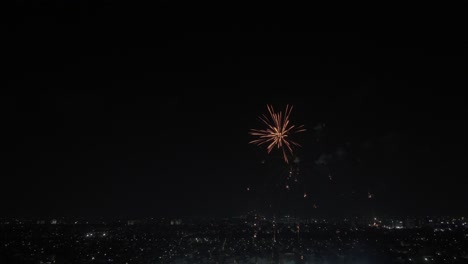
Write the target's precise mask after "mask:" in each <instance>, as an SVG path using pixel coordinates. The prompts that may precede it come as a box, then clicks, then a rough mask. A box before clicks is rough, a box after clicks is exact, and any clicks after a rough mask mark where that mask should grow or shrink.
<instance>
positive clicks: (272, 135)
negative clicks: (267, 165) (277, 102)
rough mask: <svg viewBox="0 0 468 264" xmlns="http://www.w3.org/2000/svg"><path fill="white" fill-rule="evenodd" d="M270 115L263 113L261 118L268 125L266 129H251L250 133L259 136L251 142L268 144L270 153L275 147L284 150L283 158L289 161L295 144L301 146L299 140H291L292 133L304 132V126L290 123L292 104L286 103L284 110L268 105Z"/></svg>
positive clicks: (259, 144)
mask: <svg viewBox="0 0 468 264" xmlns="http://www.w3.org/2000/svg"><path fill="white" fill-rule="evenodd" d="M267 109H268V113H269V116H268V117H267V116H265V115H262V116H260V117H259V118H260V120H261V121H262V122H263V123H264V124H265V125H266V126H267V128H266V129H251V130H250V132H249V134H250V135H252V136H257V137H258V139H255V140H252V141H250V142H249V143H251V144H256V145H258V146H261V145H264V144H268V146H267V152H268V153H270V152H271V151H272V150H273V149H274V148H275V147H276V148H278V149H281V151H282V152H283V159H284V161H285V162H286V163H289V159H288V154H289V155H293V154H294V152H293V146H297V147H300V146H301V145H299V144H298V143H297V142H295V141H293V140H291V135H292V134H295V133H299V132H304V131H305V128H304V126H302V125H301V126H295V125H291V124H290V123H289V116H290V115H291V111H292V109H293V107H292V106H289V105H286V109H285V111H284V114H283V112H281V111H280V112H275V110H274V109H273V106H271V105H267Z"/></svg>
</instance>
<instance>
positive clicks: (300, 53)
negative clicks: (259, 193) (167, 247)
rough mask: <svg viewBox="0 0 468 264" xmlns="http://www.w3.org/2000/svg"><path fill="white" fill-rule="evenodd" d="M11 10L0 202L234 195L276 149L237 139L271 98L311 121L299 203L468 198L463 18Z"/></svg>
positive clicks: (200, 209) (8, 212)
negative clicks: (391, 20) (290, 18)
mask: <svg viewBox="0 0 468 264" xmlns="http://www.w3.org/2000/svg"><path fill="white" fill-rule="evenodd" d="M11 13H12V15H11V17H12V19H11V20H10V22H9V23H8V25H7V28H6V36H7V38H6V39H8V42H7V48H6V49H5V48H4V50H3V51H4V52H6V53H7V57H6V59H5V60H4V63H6V65H7V66H8V70H7V72H6V73H7V78H6V82H4V83H6V87H7V89H6V92H4V93H3V94H2V98H1V99H2V101H1V106H2V109H1V111H2V130H3V144H2V148H1V152H2V156H3V164H2V184H1V185H0V188H1V190H0V208H2V209H1V211H0V216H169V215H171V216H172V215H180V216H203V215H209V216H234V215H239V214H242V213H245V212H246V211H248V210H250V209H252V208H253V206H252V201H253V200H255V199H257V198H258V197H257V198H254V196H255V193H254V192H251V193H249V192H246V187H247V186H251V187H252V188H253V189H255V186H256V185H258V184H261V182H262V180H264V179H265V175H267V173H266V172H265V171H268V170H265V169H264V167H265V166H267V165H268V166H270V170H269V171H270V173H271V171H274V170H275V168H276V167H275V166H278V167H281V166H280V165H279V163H280V161H281V160H280V159H276V158H277V156H278V155H277V154H278V152H273V153H271V154H270V155H268V154H267V153H266V151H265V149H264V148H261V147H257V146H255V145H252V144H249V143H248V142H249V141H250V140H252V139H253V137H252V136H250V135H249V134H248V131H249V129H251V128H262V124H261V123H260V121H259V120H258V116H259V115H261V114H264V113H266V111H267V109H266V105H267V104H272V105H274V106H275V109H277V110H283V109H284V107H285V106H286V105H287V104H290V105H294V109H293V112H292V115H291V121H292V122H293V123H296V124H303V125H304V126H305V127H306V129H307V131H306V132H304V133H301V134H300V135H298V141H299V142H300V143H301V144H302V147H301V148H299V149H297V151H296V154H297V155H298V157H299V158H300V163H299V166H300V168H301V178H302V182H301V183H302V186H301V188H304V189H307V190H308V195H309V197H308V198H310V199H311V202H310V203H309V204H304V206H303V207H302V211H303V212H305V213H306V214H308V215H325V216H326V215H353V214H370V213H371V212H372V213H374V212H375V213H380V214H417V215H434V214H457V215H459V214H466V212H467V209H468V205H467V201H468V192H467V191H466V190H467V187H468V177H467V176H468V168H467V166H466V164H468V151H467V143H468V140H467V135H468V133H467V132H468V127H467V118H466V117H467V114H468V110H467V108H466V103H467V99H468V98H467V96H466V95H465V93H466V92H464V90H465V89H466V87H467V86H466V69H467V68H466V66H467V65H466V54H467V50H466V35H462V34H458V33H456V32H451V31H449V30H446V29H438V28H431V29H430V30H429V29H428V30H424V29H421V28H417V27H415V28H411V27H409V28H405V29H406V30H402V28H390V27H380V28H379V29H378V30H376V29H375V28H373V27H370V26H368V27H358V26H356V27H352V26H350V27H347V28H343V27H341V28H334V29H331V28H326V27H324V26H322V24H315V23H312V22H311V24H306V23H301V24H299V25H298V24H293V23H283V22H276V21H269V20H268V21H263V22H258V21H257V22H252V23H250V22H247V21H243V20H241V19H239V20H229V19H225V20H216V21H205V20H203V19H200V20H196V19H192V17H185V16H184V15H183V14H180V13H179V10H178V9H177V8H176V7H174V6H171V5H169V4H168V3H165V2H161V3H160V4H159V5H154V6H151V7H149V6H147V7H145V8H142V7H141V8H138V7H131V8H128V7H126V6H124V5H122V4H118V3H111V2H99V3H96V4H93V5H91V4H86V3H85V2H81V3H80V4H78V3H77V2H71V3H65V2H60V1H58V2H54V3H52V2H40V3H35V4H27V3H25V2H20V1H17V3H16V8H15V9H13V10H12V12H11ZM183 18H185V19H183ZM262 161H266V162H264V163H262ZM272 168H273V169H272ZM330 174H331V175H332V176H333V180H330V179H329V175H330ZM368 192H371V193H372V194H373V195H374V198H373V199H368ZM311 204H316V205H318V208H313V207H312V206H311Z"/></svg>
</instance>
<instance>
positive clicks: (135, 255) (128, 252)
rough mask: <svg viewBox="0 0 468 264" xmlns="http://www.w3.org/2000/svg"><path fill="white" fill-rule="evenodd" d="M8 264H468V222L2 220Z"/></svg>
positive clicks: (248, 217)
mask: <svg viewBox="0 0 468 264" xmlns="http://www.w3.org/2000/svg"><path fill="white" fill-rule="evenodd" d="M0 231H1V232H0V233H1V234H2V235H1V237H0V242H1V243H0V245H1V247H0V262H1V263H31V264H32V263H35V264H36V263H41V264H46V263H47V264H52V263H145V264H146V263H148V264H149V263H187V264H188V263H219V264H221V263H239V264H240V263H246V264H247V263H323V264H325V263H356V264H358V263H359V264H365V263H468V221H467V218H465V217H449V216H446V217H429V216H426V217H418V218H416V217H382V218H380V217H350V218H344V219H339V218H330V219H313V218H310V219H295V218H292V217H290V216H283V217H281V218H278V219H269V218H267V217H265V216H262V215H261V214H258V213H256V212H249V213H248V214H245V215H242V216H238V217H233V218H221V219H218V218H197V219H194V218H188V219H183V218H174V219H169V218H142V219H119V220H116V219H114V220H105V219H71V218H70V219H65V218H63V219H60V218H59V219H46V218H37V219H1V222H0Z"/></svg>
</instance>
